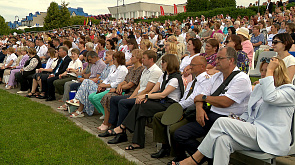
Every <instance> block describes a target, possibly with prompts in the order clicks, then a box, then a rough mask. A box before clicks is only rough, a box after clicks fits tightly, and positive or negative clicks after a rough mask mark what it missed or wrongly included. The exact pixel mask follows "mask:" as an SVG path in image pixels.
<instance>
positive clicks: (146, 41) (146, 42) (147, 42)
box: [140, 39, 152, 49]
mask: <svg viewBox="0 0 295 165" xmlns="http://www.w3.org/2000/svg"><path fill="white" fill-rule="evenodd" d="M140 45H145V46H146V48H147V49H150V48H151V47H152V43H151V41H149V40H148V39H143V40H141V41H140Z"/></svg>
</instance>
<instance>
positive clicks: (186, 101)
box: [179, 72, 210, 109]
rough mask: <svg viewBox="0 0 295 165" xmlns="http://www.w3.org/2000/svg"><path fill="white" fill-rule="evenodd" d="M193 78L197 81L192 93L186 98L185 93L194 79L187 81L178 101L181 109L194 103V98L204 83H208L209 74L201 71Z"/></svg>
mask: <svg viewBox="0 0 295 165" xmlns="http://www.w3.org/2000/svg"><path fill="white" fill-rule="evenodd" d="M195 79H197V82H196V84H195V86H194V89H193V93H192V94H191V95H190V96H189V97H188V98H187V95H188V93H189V91H190V89H191V86H192V84H193V81H194V80H193V81H191V82H189V83H188V85H187V87H186V89H185V91H184V94H183V97H182V98H181V100H180V102H179V104H180V105H181V107H182V108H183V109H185V108H187V107H189V106H191V105H193V104H194V98H195V97H196V96H197V95H199V94H201V92H202V91H203V88H204V86H205V84H207V83H208V81H209V79H210V76H209V75H208V74H207V72H203V73H201V74H199V75H198V76H197V77H195Z"/></svg>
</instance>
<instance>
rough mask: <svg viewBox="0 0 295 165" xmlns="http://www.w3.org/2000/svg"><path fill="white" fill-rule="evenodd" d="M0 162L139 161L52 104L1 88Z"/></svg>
mask: <svg viewBox="0 0 295 165" xmlns="http://www.w3.org/2000/svg"><path fill="white" fill-rule="evenodd" d="M0 115H1V118H0V164H1V165H2V164H124V165H125V164H135V163H131V162H129V161H128V160H127V159H125V158H124V157H122V156H119V155H118V154H117V153H116V152H115V151H113V150H112V149H111V148H109V147H108V146H107V145H106V144H104V143H103V142H102V141H101V140H99V139H98V138H96V137H95V136H94V135H91V134H89V133H87V132H86V131H84V130H82V129H81V128H79V127H78V126H76V125H75V124H74V123H73V122H71V121H70V120H68V119H67V118H66V117H65V116H63V115H62V114H59V113H58V112H55V111H54V110H52V109H51V107H49V106H45V105H43V104H40V103H36V102H33V101H31V100H30V99H28V98H24V97H22V96H18V95H15V94H10V93H8V92H6V91H4V90H0Z"/></svg>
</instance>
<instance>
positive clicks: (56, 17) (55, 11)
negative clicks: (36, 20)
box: [44, 2, 71, 30]
mask: <svg viewBox="0 0 295 165" xmlns="http://www.w3.org/2000/svg"><path fill="white" fill-rule="evenodd" d="M68 5H69V3H65V2H62V4H61V7H59V6H58V4H57V3H56V2H51V3H50V5H49V7H48V9H47V15H46V17H45V19H44V27H45V29H47V30H49V29H56V28H60V27H65V26H69V25H70V24H71V22H70V17H71V14H70V12H69V10H68V7H67V6H68Z"/></svg>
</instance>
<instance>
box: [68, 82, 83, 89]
mask: <svg viewBox="0 0 295 165" xmlns="http://www.w3.org/2000/svg"><path fill="white" fill-rule="evenodd" d="M81 84H82V83H73V84H71V85H70V91H78V89H79V87H80V85H81Z"/></svg>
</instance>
